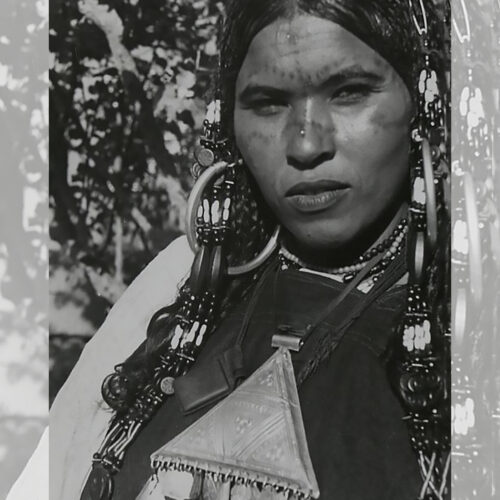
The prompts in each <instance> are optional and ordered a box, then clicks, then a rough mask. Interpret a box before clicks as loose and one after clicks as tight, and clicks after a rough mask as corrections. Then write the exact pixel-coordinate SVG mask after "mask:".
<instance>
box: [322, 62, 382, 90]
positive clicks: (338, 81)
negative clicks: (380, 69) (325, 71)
mask: <svg viewBox="0 0 500 500" xmlns="http://www.w3.org/2000/svg"><path fill="white" fill-rule="evenodd" d="M355 79H356V80H364V81H368V82H370V83H374V84H376V83H381V82H383V81H384V75H381V74H379V73H375V72H374V71H370V70H367V69H364V68H363V67H361V66H358V65H354V66H349V67H347V68H343V69H341V70H340V71H337V72H336V73H333V74H331V75H330V76H328V77H327V78H326V79H325V80H323V82H321V83H320V85H319V86H320V88H329V87H337V86H339V85H342V84H344V83H346V82H348V81H349V80H355Z"/></svg>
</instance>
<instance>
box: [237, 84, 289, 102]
mask: <svg viewBox="0 0 500 500" xmlns="http://www.w3.org/2000/svg"><path fill="white" fill-rule="evenodd" d="M262 95H265V96H267V97H276V98H284V97H287V96H289V95H290V92H289V91H288V90H285V89H282V88H279V87H273V86H272V85H259V84H254V83H249V84H248V85H247V86H246V87H245V88H244V89H243V90H242V91H241V92H240V93H239V95H238V99H239V100H241V101H249V100H251V99H252V98H255V97H257V96H262Z"/></svg>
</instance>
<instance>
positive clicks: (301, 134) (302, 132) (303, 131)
mask: <svg viewBox="0 0 500 500" xmlns="http://www.w3.org/2000/svg"><path fill="white" fill-rule="evenodd" d="M299 134H300V136H301V137H304V136H305V135H306V130H305V129H304V128H301V129H300V132H299Z"/></svg>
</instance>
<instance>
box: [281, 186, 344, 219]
mask: <svg viewBox="0 0 500 500" xmlns="http://www.w3.org/2000/svg"><path fill="white" fill-rule="evenodd" d="M348 189H349V185H347V184H344V183H340V182H337V181H317V182H303V183H299V184H296V185H295V186H293V187H292V188H290V189H289V190H288V191H287V193H286V199H287V200H288V201H289V203H290V204H291V205H292V206H293V207H294V208H295V209H296V210H298V211H299V212H303V213H314V212H321V211H323V210H326V209H327V208H330V207H332V206H333V205H335V204H336V203H338V202H339V201H340V200H341V199H342V198H343V197H344V195H345V194H346V193H347V191H348Z"/></svg>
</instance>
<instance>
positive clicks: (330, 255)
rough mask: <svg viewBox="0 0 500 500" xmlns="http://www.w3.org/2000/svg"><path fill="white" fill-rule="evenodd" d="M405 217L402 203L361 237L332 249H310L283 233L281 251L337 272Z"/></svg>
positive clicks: (385, 236)
mask: <svg viewBox="0 0 500 500" xmlns="http://www.w3.org/2000/svg"><path fill="white" fill-rule="evenodd" d="M407 214H408V204H407V203H403V204H402V205H401V206H400V207H399V208H398V209H397V210H396V211H392V213H391V214H390V215H388V216H387V215H386V216H385V217H381V218H380V219H379V220H377V221H375V223H374V224H372V225H371V226H370V227H369V228H367V230H365V231H363V234H362V235H361V236H359V237H357V238H355V239H354V240H350V241H349V242H347V243H345V244H343V245H342V246H339V247H335V248H327V249H315V248H310V247H308V246H307V245H304V244H302V243H300V242H299V241H297V240H296V239H294V238H293V237H292V236H291V235H290V233H287V232H283V233H282V234H283V236H282V239H283V243H284V245H285V247H286V248H287V249H288V250H289V251H290V252H292V253H293V254H294V255H296V256H297V257H298V258H299V259H300V260H301V261H302V262H305V263H309V264H311V266H313V267H314V266H316V267H322V268H338V267H341V266H348V265H351V264H353V263H354V262H355V261H357V260H358V259H359V257H360V256H362V255H364V254H366V253H367V252H369V251H370V250H371V249H374V248H376V247H377V246H378V245H379V244H381V243H382V242H384V241H385V240H387V238H389V237H390V236H391V234H392V233H393V232H394V230H395V229H396V228H397V226H398V224H399V223H400V222H401V220H402V219H404V218H405V217H407Z"/></svg>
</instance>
